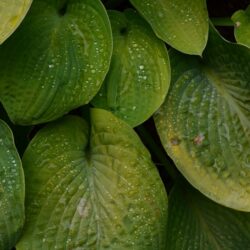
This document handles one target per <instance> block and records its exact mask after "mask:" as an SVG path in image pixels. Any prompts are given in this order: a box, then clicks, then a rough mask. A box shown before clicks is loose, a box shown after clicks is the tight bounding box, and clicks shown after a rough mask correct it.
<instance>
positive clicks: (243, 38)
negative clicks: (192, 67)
mask: <svg viewBox="0 0 250 250" xmlns="http://www.w3.org/2000/svg"><path fill="white" fill-rule="evenodd" d="M232 20H233V22H234V24H235V27H234V36H235V38H236V41H237V42H238V43H240V44H243V45H246V46H248V47H249V48H250V5H249V6H248V7H247V9H246V10H245V11H244V10H238V11H236V12H235V13H234V14H233V16H232Z"/></svg>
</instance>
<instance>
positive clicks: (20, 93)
mask: <svg viewBox="0 0 250 250" xmlns="http://www.w3.org/2000/svg"><path fill="white" fill-rule="evenodd" d="M111 53H112V33H111V27H110V23H109V20H108V16H107V13H106V11H105V9H104V7H103V5H102V4H101V2H100V0H74V1H69V0H68V1H66V0H64V1H63V0H60V1H57V0H36V1H35V2H34V3H33V5H32V7H31V9H30V12H29V14H28V15H27V16H26V18H25V20H24V22H23V23H22V25H21V26H20V28H19V29H18V30H17V32H15V34H14V35H13V36H12V37H11V38H10V39H9V40H8V42H7V43H5V44H3V46H1V47H0V100H1V101H2V103H3V105H4V107H5V109H6V110H7V113H8V114H9V116H10V118H11V120H12V121H13V122H15V123H18V124H22V125H27V124H38V123H42V122H47V121H51V120H54V119H56V118H57V117H60V116H62V115H63V114H65V113H67V112H69V111H70V110H72V109H74V108H77V107H79V106H81V105H83V104H85V103H88V102H89V101H90V100H91V99H92V98H93V97H94V95H95V94H96V93H97V92H98V90H99V88H100V86H101V84H102V82H103V80H104V78H105V76H106V73H107V71H108V68H109V64H110V60H111Z"/></svg>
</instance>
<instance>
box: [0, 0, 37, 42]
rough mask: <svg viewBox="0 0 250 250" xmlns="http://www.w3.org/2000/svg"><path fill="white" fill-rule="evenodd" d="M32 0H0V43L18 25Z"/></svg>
mask: <svg viewBox="0 0 250 250" xmlns="http://www.w3.org/2000/svg"><path fill="white" fill-rule="evenodd" d="M31 3H32V0H1V1H0V44H2V43H3V42H4V41H5V40H6V39H7V38H8V37H9V36H10V35H11V34H12V33H13V32H14V31H15V30H16V28H17V27H18V26H19V24H20V23H21V22H22V20H23V18H24V17H25V15H26V14H27V11H28V10H29V8H30V5H31Z"/></svg>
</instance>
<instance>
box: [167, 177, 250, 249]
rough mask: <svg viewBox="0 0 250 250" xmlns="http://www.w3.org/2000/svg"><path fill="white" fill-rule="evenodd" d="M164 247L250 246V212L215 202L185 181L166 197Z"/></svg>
mask: <svg viewBox="0 0 250 250" xmlns="http://www.w3.org/2000/svg"><path fill="white" fill-rule="evenodd" d="M166 236H167V243H168V247H167V250H181V249H183V250H184V249H185V250H187V249H192V250H240V249H242V250H243V249H249V246H250V213H244V212H238V211H235V210H232V209H229V208H225V207H223V206H220V205H219V204H216V203H214V202H212V201H211V200H209V199H208V198H206V197H205V196H203V195H201V194H200V193H199V192H198V191H197V190H195V189H193V188H192V187H191V186H190V185H188V184H187V183H186V182H185V183H182V184H181V183H177V185H176V186H175V187H174V189H173V190H172V191H171V194H170V197H169V219H168V230H167V235H166Z"/></svg>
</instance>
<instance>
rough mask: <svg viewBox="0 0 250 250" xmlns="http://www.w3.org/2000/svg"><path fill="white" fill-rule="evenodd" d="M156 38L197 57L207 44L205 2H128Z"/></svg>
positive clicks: (152, 0) (150, 0) (145, 0)
mask: <svg viewBox="0 0 250 250" xmlns="http://www.w3.org/2000/svg"><path fill="white" fill-rule="evenodd" d="M130 2H131V3H132V4H133V5H134V6H135V8H136V9H137V10H138V11H139V12H140V13H141V14H142V16H143V17H145V19H146V20H147V21H148V22H149V23H150V25H151V26H152V28H153V29H154V31H155V33H156V34H157V36H158V37H160V38H161V39H162V40H164V41H165V42H166V43H168V44H170V45H171V46H172V47H174V48H175V49H177V50H179V51H181V52H183V53H187V54H194V55H201V54H202V51H203V50H204V48H205V46H206V43H207V36H208V13H207V9H206V0H168V1H166V0H130Z"/></svg>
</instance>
